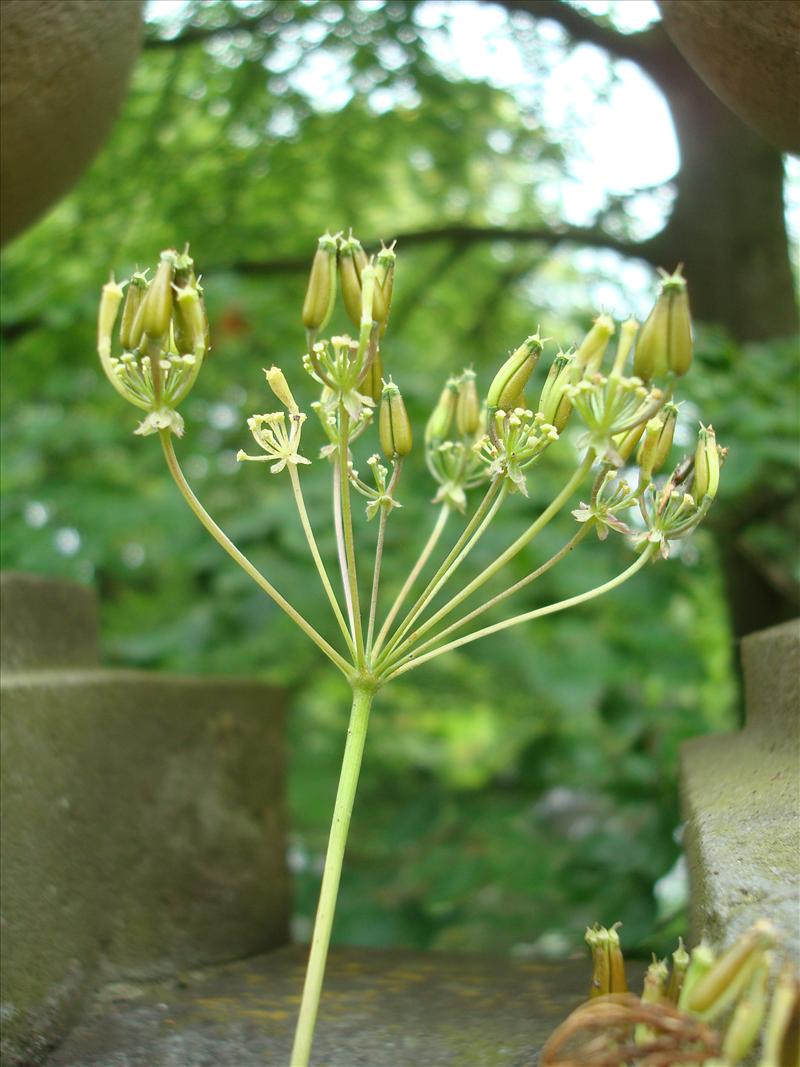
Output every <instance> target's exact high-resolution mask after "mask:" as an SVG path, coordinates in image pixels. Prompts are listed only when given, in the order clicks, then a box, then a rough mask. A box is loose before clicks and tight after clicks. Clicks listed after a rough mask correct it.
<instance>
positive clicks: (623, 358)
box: [612, 317, 639, 374]
mask: <svg viewBox="0 0 800 1067" xmlns="http://www.w3.org/2000/svg"><path fill="white" fill-rule="evenodd" d="M638 330H639V323H638V322H637V321H636V319H634V318H633V317H631V318H629V319H626V320H625V321H624V322H623V324H622V326H620V329H619V340H618V342H617V351H616V354H615V356H614V366H613V368H612V372H613V373H614V374H622V373H623V372H624V370H625V364H626V363H627V362H628V356H629V355H630V351H631V349H632V348H633V342H634V339H635V337H636V334H637V333H638Z"/></svg>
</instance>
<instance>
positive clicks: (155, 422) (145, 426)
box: [133, 408, 183, 437]
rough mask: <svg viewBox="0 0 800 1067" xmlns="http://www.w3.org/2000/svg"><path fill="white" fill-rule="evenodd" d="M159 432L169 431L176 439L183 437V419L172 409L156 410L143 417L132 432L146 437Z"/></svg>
mask: <svg viewBox="0 0 800 1067" xmlns="http://www.w3.org/2000/svg"><path fill="white" fill-rule="evenodd" d="M159 430H169V431H170V433H174V434H175V436H176V437H183V417H182V416H181V415H180V414H179V413H178V412H177V411H173V410H172V408H158V409H157V410H156V411H151V412H149V413H148V414H147V415H145V417H144V418H143V419H142V421H141V422H140V423H139V425H138V426H137V427H136V429H135V430H134V431H133V432H134V433H138V434H139V435H140V436H141V437H148V436H149V435H150V434H151V433H158V432H159Z"/></svg>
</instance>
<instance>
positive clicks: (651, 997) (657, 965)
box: [642, 959, 669, 1004]
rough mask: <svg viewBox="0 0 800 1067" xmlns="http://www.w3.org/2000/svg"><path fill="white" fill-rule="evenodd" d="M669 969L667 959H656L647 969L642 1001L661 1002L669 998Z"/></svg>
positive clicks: (649, 1002) (645, 1002)
mask: <svg viewBox="0 0 800 1067" xmlns="http://www.w3.org/2000/svg"><path fill="white" fill-rule="evenodd" d="M668 977H669V970H668V968H667V963H666V960H656V959H654V960H653V962H652V963H651V964H650V966H649V967H648V968H647V970H646V971H645V976H644V987H643V989H642V1002H643V1003H644V1004H660V1003H663V1002H664V1001H665V1000H666V999H667V978H668Z"/></svg>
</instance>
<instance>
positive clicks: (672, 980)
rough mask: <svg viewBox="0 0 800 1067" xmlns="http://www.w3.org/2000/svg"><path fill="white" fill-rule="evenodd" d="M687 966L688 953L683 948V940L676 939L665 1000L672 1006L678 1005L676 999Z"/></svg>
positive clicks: (679, 993) (679, 992)
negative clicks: (676, 945)
mask: <svg viewBox="0 0 800 1067" xmlns="http://www.w3.org/2000/svg"><path fill="white" fill-rule="evenodd" d="M688 966H689V953H688V952H687V951H686V949H685V948H684V947H683V939H682V938H680V937H679V938H678V947H677V948H676V949H675V951H674V952H673V953H672V971H671V972H670V976H669V983H668V984H667V999H668V1000H669V1001H670V1003H672V1004H677V1003H678V997H679V996H680V995H681V989H682V988H683V979H684V978H685V976H686V969H687V967H688Z"/></svg>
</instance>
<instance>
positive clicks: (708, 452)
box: [692, 426, 720, 504]
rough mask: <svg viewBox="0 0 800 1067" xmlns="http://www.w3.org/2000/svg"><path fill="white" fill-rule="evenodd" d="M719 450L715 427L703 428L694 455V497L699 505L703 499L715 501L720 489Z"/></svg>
mask: <svg viewBox="0 0 800 1067" xmlns="http://www.w3.org/2000/svg"><path fill="white" fill-rule="evenodd" d="M719 468H720V461H719V448H718V447H717V435H716V434H715V433H714V427H713V426H708V427H705V426H701V427H700V432H699V433H698V435H697V448H696V449H695V453H694V482H693V483H692V496H693V497H694V499H695V502H696V503H697V504H699V503H701V501H702V500H703V497H706V496H710V497H711V499H712V500H713V499H714V497H715V496H716V495H717V488H718V487H719Z"/></svg>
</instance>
